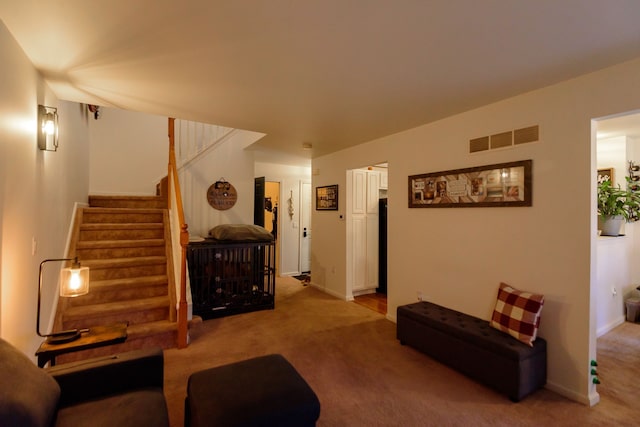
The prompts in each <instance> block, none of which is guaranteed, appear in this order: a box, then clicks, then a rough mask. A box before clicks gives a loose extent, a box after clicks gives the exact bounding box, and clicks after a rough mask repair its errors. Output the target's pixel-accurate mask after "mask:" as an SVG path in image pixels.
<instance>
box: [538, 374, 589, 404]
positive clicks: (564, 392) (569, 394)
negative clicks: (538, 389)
mask: <svg viewBox="0 0 640 427" xmlns="http://www.w3.org/2000/svg"><path fill="white" fill-rule="evenodd" d="M544 388H546V389H548V390H551V391H553V392H554V393H558V394H559V395H560V396H564V397H566V398H567V399H571V400H573V401H575V402H578V403H582V404H583V405H587V406H593V405H595V404H596V403H598V402H599V401H600V395H599V394H598V393H595V395H593V396H585V395H583V394H580V393H578V392H576V391H575V390H569V389H568V388H565V387H563V386H561V385H559V384H556V383H554V382H553V381H549V380H547V384H546V385H545V386H544Z"/></svg>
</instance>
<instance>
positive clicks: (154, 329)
mask: <svg viewBox="0 0 640 427" xmlns="http://www.w3.org/2000/svg"><path fill="white" fill-rule="evenodd" d="M177 330H178V323H177V322H171V321H170V320H158V321H156V322H146V323H136V324H135V325H129V326H128V327H127V339H135V338H137V337H145V336H148V335H154V334H162V333H165V332H173V331H177Z"/></svg>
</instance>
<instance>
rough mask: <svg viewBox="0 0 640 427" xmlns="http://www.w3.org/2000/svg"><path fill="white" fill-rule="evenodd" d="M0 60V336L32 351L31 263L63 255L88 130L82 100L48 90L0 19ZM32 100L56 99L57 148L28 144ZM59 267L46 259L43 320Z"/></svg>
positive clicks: (82, 197) (83, 191)
mask: <svg viewBox="0 0 640 427" xmlns="http://www.w3.org/2000/svg"><path fill="white" fill-rule="evenodd" d="M0 63H1V64H2V74H3V78H2V79H0V336H2V338H4V339H6V340H7V341H9V342H11V343H12V344H14V345H16V346H17V347H18V348H20V349H21V350H23V351H24V352H25V353H26V354H27V355H28V356H30V357H32V358H33V355H34V353H35V350H36V348H37V346H38V345H39V343H40V339H39V338H38V337H37V336H36V333H35V328H36V302H37V284H38V265H39V263H40V262H41V261H42V260H43V259H45V258H60V257H63V256H64V255H65V253H64V250H65V245H66V241H67V236H68V230H69V225H70V221H71V216H72V212H73V207H74V203H75V202H86V200H87V192H88V180H89V161H88V159H89V147H88V135H89V132H88V127H87V118H86V111H85V110H84V109H83V107H82V106H81V105H79V104H75V103H69V102H62V101H59V100H57V99H56V98H55V97H54V96H53V95H52V93H51V91H50V90H49V89H48V88H47V87H46V86H45V84H44V82H43V80H42V79H41V77H40V76H39V74H38V73H37V72H36V70H35V69H34V67H33V66H32V65H31V63H30V62H29V60H28V58H27V57H26V56H25V55H24V53H23V52H22V50H21V49H20V47H19V46H18V44H17V43H16V42H15V40H14V39H13V37H12V36H11V35H10V34H9V32H8V31H7V29H6V27H5V26H4V24H2V23H1V22H0ZM38 103H42V104H45V105H48V106H54V107H58V113H59V116H60V147H59V149H58V151H57V152H43V151H40V150H38V148H37V146H36V122H37V105H38ZM34 240H35V242H36V248H35V253H34V254H32V249H33V247H32V241H34ZM59 267H60V266H59V265H58V266H56V265H55V264H47V272H46V274H45V286H44V292H43V295H44V299H43V310H42V319H43V325H46V323H47V320H48V319H49V318H50V317H51V312H50V309H48V308H47V307H50V306H51V303H52V301H53V299H54V295H55V286H56V277H57V275H56V273H57V268H59ZM43 329H44V328H43Z"/></svg>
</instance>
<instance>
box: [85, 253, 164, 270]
mask: <svg viewBox="0 0 640 427" xmlns="http://www.w3.org/2000/svg"><path fill="white" fill-rule="evenodd" d="M81 261H82V265H85V266H87V267H89V268H93V269H99V268H112V267H117V268H122V267H137V266H141V265H152V264H164V263H166V262H167V257H166V256H164V255H157V256H139V257H131V258H108V259H87V260H81Z"/></svg>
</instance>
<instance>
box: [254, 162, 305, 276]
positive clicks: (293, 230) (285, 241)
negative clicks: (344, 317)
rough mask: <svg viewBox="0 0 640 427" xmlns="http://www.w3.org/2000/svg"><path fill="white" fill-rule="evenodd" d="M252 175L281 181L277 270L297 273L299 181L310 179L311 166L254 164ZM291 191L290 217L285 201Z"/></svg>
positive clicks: (290, 273)
mask: <svg viewBox="0 0 640 427" xmlns="http://www.w3.org/2000/svg"><path fill="white" fill-rule="evenodd" d="M255 176H256V177H262V176H264V177H265V179H266V180H267V181H276V182H279V183H280V205H279V211H278V212H279V216H280V229H279V230H278V239H279V244H280V268H279V270H278V271H279V274H280V275H283V276H286V275H294V274H299V273H300V265H299V257H300V213H301V212H302V209H301V206H300V200H301V198H302V194H301V184H302V183H303V182H311V167H310V166H309V167H299V166H288V165H279V164H274V163H259V162H256V164H255ZM291 195H293V217H290V216H289V214H288V203H287V201H288V200H289V198H290V197H291Z"/></svg>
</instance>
